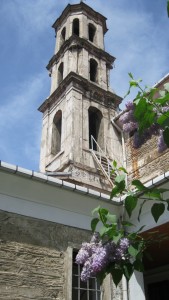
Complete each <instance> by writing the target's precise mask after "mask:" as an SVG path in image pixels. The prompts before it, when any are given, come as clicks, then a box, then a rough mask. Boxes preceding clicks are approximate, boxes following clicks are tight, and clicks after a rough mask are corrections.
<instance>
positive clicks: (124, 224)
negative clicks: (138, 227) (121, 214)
mask: <svg viewBox="0 0 169 300" xmlns="http://www.w3.org/2000/svg"><path fill="white" fill-rule="evenodd" d="M121 224H122V225H123V226H135V225H134V224H132V223H130V222H128V221H122V222H121Z"/></svg>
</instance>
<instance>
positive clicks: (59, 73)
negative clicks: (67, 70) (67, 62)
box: [58, 62, 63, 84]
mask: <svg viewBox="0 0 169 300" xmlns="http://www.w3.org/2000/svg"><path fill="white" fill-rule="evenodd" d="M62 80H63V62H62V63H61V64H60V66H59V68H58V84H59V83H61V82H62Z"/></svg>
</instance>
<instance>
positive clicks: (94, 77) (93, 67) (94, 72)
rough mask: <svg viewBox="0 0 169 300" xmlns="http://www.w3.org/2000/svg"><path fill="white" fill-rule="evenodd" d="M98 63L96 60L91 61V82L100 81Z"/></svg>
mask: <svg viewBox="0 0 169 300" xmlns="http://www.w3.org/2000/svg"><path fill="white" fill-rule="evenodd" d="M97 73H98V63H97V61H96V60H95V59H93V58H91V59H90V80H91V81H93V82H97V80H98V74H97Z"/></svg>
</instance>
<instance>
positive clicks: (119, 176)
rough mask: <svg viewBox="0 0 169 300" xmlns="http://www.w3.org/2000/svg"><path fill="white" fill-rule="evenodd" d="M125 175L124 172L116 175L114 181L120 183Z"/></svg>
mask: <svg viewBox="0 0 169 300" xmlns="http://www.w3.org/2000/svg"><path fill="white" fill-rule="evenodd" d="M125 177H126V176H125V175H124V174H123V175H118V176H116V178H115V182H117V183H120V182H121V181H124V179H125Z"/></svg>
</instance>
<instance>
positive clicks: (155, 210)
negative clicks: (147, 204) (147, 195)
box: [151, 203, 165, 223]
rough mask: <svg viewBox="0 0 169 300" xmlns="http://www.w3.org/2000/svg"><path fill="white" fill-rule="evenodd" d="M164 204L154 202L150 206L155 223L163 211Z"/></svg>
mask: <svg viewBox="0 0 169 300" xmlns="http://www.w3.org/2000/svg"><path fill="white" fill-rule="evenodd" d="M164 211H165V205H164V204H163V203H155V204H153V206H152V208H151V213H152V216H153V218H154V220H155V222H156V223H157V221H158V219H159V217H160V216H161V215H162V214H163V213H164Z"/></svg>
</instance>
